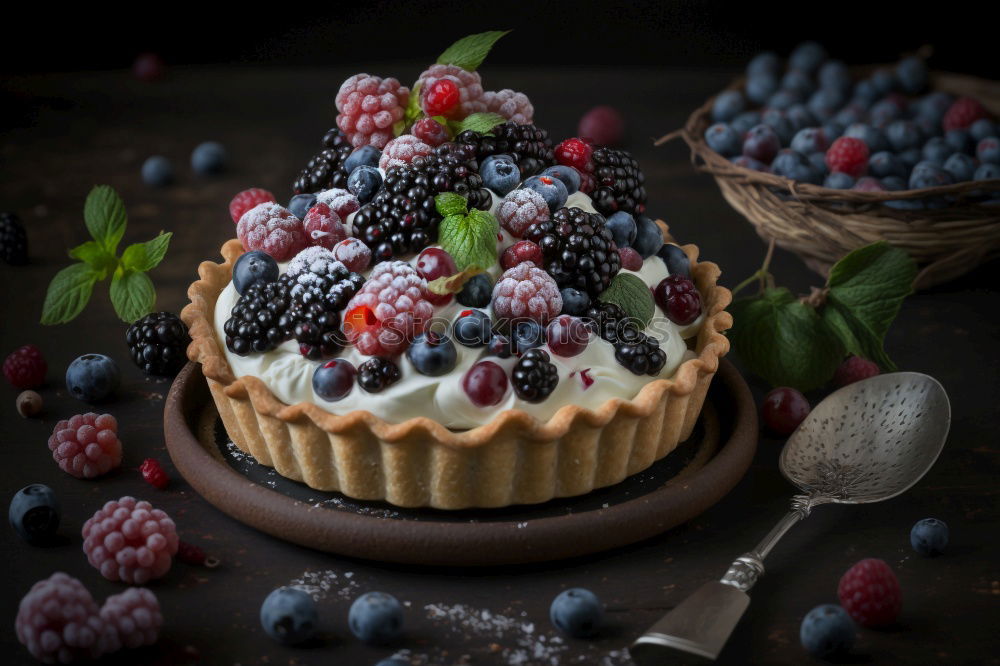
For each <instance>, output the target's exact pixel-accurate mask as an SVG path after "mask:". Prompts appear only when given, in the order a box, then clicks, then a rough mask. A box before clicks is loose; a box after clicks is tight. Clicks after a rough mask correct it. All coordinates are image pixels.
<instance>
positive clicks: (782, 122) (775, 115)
mask: <svg viewBox="0 0 1000 666" xmlns="http://www.w3.org/2000/svg"><path fill="white" fill-rule="evenodd" d="M760 121H761V123H763V124H764V125H766V126H767V127H770V128H771V129H772V130H774V133H775V134H777V135H778V140H779V141H780V142H781V145H782V146H787V145H788V144H790V143H791V142H792V137H794V136H795V126H794V125H792V121H791V120H789V119H788V116H787V115H786V114H785V113H783V112H781V111H779V110H778V109H777V108H772V109H768V110H767V111H765V112H764V113H763V115H761V117H760Z"/></svg>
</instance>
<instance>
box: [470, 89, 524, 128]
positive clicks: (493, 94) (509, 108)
mask: <svg viewBox="0 0 1000 666" xmlns="http://www.w3.org/2000/svg"><path fill="white" fill-rule="evenodd" d="M483 102H485V103H486V110H487V111H492V112H493V113H499V114H500V115H501V116H503V117H504V118H506V119H507V120H512V121H514V122H515V123H517V124H518V125H527V124H528V123H530V122H531V121H532V120H533V118H534V115H535V107H534V106H532V104H531V100H530V99H528V96H527V95H525V94H524V93H522V92H517V91H516V90H511V89H510V88H504V89H503V90H497V91H492V90H490V91H487V92H485V93H483Z"/></svg>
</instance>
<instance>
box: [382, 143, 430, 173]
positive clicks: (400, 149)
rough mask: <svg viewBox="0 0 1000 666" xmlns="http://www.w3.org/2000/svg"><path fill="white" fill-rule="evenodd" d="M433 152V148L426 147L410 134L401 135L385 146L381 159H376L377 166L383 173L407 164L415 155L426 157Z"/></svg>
mask: <svg viewBox="0 0 1000 666" xmlns="http://www.w3.org/2000/svg"><path fill="white" fill-rule="evenodd" d="M433 152H434V148H433V147H431V146H429V145H427V144H426V143H424V142H423V141H421V140H420V139H419V138H417V137H415V136H413V135H412V134H403V135H402V136H397V137H396V138H395V139H393V140H392V141H390V142H389V143H387V144H385V148H384V149H383V150H382V157H380V158H379V159H378V166H379V168H380V169H382V170H384V171H388V170H389V169H391V168H392V167H397V166H402V165H404V164H409V163H410V162H412V161H413V158H414V157H416V156H417V155H420V156H421V157H427V156H428V155H430V154H431V153H433Z"/></svg>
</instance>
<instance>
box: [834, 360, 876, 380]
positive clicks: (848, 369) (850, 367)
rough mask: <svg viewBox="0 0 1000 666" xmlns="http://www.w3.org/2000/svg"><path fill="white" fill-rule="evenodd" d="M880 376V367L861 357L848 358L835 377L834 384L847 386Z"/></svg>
mask: <svg viewBox="0 0 1000 666" xmlns="http://www.w3.org/2000/svg"><path fill="white" fill-rule="evenodd" d="M877 374H879V369H878V365H876V364H875V363H872V362H871V361H869V360H868V359H866V358H861V357H860V356H848V357H847V358H846V359H844V362H843V363H841V364H840V367H838V368H837V372H835V373H834V375H833V383H834V384H836V385H837V386H847V385H848V384H853V383H854V382H859V381H861V380H862V379H868V378H869V377H874V376H875V375H877Z"/></svg>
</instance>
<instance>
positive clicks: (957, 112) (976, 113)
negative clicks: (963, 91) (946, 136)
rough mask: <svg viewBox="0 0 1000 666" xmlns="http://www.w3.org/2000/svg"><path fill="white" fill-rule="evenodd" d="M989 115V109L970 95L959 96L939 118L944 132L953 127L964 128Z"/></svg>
mask: <svg viewBox="0 0 1000 666" xmlns="http://www.w3.org/2000/svg"><path fill="white" fill-rule="evenodd" d="M989 117H990V113H989V111H987V110H986V108H985V107H984V106H983V105H982V104H980V103H979V100H977V99H974V98H972V97H959V98H958V99H956V100H955V101H954V102H953V103H952V105H951V106H950V107H948V110H947V111H945V114H944V118H943V119H942V120H941V128H942V129H944V131H945V132H947V131H948V130H953V129H965V128H967V127H969V126H970V125H972V123H974V122H976V121H977V120H980V119H981V118H989Z"/></svg>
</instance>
